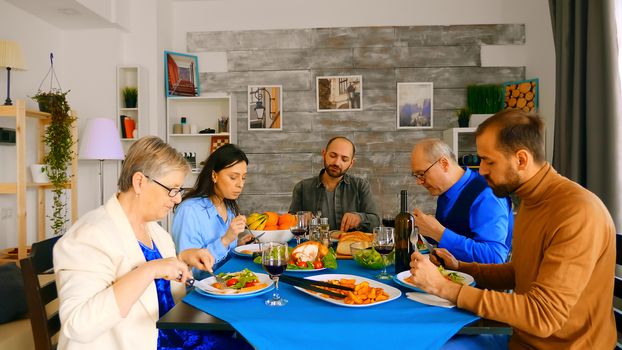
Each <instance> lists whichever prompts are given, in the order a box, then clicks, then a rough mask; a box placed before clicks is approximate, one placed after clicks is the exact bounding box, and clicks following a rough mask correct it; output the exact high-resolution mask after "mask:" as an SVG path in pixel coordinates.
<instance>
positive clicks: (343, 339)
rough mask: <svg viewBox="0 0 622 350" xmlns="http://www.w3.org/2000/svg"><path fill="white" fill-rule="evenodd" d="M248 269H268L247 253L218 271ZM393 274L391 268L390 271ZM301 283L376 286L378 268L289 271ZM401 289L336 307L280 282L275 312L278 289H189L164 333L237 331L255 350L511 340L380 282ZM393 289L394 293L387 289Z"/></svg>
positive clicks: (343, 265)
mask: <svg viewBox="0 0 622 350" xmlns="http://www.w3.org/2000/svg"><path fill="white" fill-rule="evenodd" d="M232 255H233V254H232ZM245 268H248V269H249V270H251V271H253V272H255V273H263V272H264V271H263V270H262V266H261V264H257V263H255V262H253V260H252V259H251V258H250V257H247V256H245V255H233V256H232V257H231V258H230V259H229V261H227V262H226V263H225V264H224V265H222V266H221V267H220V268H219V270H218V271H217V272H235V271H240V270H243V269H245ZM391 268H392V266H391V267H389V270H390V269H391ZM285 274H286V275H290V276H298V277H310V276H319V277H321V276H322V275H324V274H341V275H354V276H359V277H362V278H366V279H371V280H375V276H376V275H377V274H378V270H371V269H366V268H364V267H362V266H360V265H358V264H357V263H356V262H355V261H353V260H351V259H340V260H338V263H337V268H336V269H323V270H313V271H289V270H288V271H286V272H285ZM378 282H381V283H385V284H386V285H387V286H389V287H392V288H397V289H398V290H399V291H400V292H401V295H400V296H399V297H395V298H394V299H392V300H391V301H388V302H385V303H378V304H369V305H366V306H363V307H361V306H359V307H352V306H346V305H343V303H341V305H336V304H335V303H331V302H328V301H327V300H326V299H327V298H321V297H319V298H318V297H314V296H312V295H309V294H307V293H304V292H302V291H300V290H298V289H296V288H294V287H293V286H291V285H288V284H286V283H283V282H279V293H280V295H281V296H282V297H283V298H285V299H287V300H288V303H287V304H286V305H285V306H281V307H270V306H267V305H265V303H264V301H265V300H266V299H268V298H270V297H271V295H272V292H273V291H272V290H271V291H267V292H266V293H255V294H252V296H250V297H243V298H236V297H235V296H231V297H225V298H222V297H213V296H210V295H209V293H205V292H203V291H199V290H195V289H190V290H189V292H188V294H187V295H186V296H185V297H184V298H183V299H182V302H179V303H177V305H175V306H174V307H173V308H172V309H171V310H170V311H169V312H168V313H167V314H165V315H164V316H163V317H162V318H160V319H159V320H158V321H157V323H156V326H157V327H158V328H159V329H189V330H207V331H235V332H237V333H238V334H240V335H241V336H242V337H244V338H245V339H246V340H247V341H248V342H249V343H250V344H251V345H252V346H253V347H254V348H255V349H259V350H268V349H292V348H301V347H305V346H321V347H324V346H328V345H326V344H330V347H331V348H338V349H365V348H369V347H370V345H372V344H376V345H378V346H382V347H384V348H396V349H397V348H409V349H439V348H441V347H442V346H443V344H445V343H446V342H447V340H449V339H450V338H451V337H452V336H454V335H455V334H470V335H476V334H511V333H512V329H511V327H510V326H508V325H507V324H504V323H500V322H496V321H493V320H487V319H482V318H480V317H479V316H477V315H475V314H473V313H471V312H469V311H465V310H461V309H459V308H457V307H453V308H447V307H440V306H431V305H426V304H422V303H419V302H417V301H413V300H410V299H409V298H406V295H405V293H407V292H412V291H413V290H411V289H410V288H407V287H405V286H404V285H403V284H400V283H396V282H395V281H393V280H388V281H385V280H383V281H378ZM387 289H389V288H387Z"/></svg>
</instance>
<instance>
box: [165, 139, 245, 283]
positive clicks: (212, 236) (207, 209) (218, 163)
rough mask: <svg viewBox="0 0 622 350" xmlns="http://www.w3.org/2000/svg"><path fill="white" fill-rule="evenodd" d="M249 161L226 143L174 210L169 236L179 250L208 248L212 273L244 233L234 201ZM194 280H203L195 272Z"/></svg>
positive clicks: (210, 157) (238, 209)
mask: <svg viewBox="0 0 622 350" xmlns="http://www.w3.org/2000/svg"><path fill="white" fill-rule="evenodd" d="M247 165H248V158H247V157H246V154H245V153H244V151H242V150H241V149H240V148H239V147H238V146H236V145H234V144H226V145H224V146H222V147H220V148H218V149H217V150H216V151H214V152H213V153H212V154H210V156H209V157H208V158H207V160H206V162H205V166H204V167H203V170H201V173H200V174H199V177H198V179H197V182H196V183H195V185H194V187H193V188H192V189H190V190H189V191H188V192H187V193H186V194H185V195H184V197H183V201H182V202H181V203H180V204H179V205H178V206H177V208H176V209H175V216H174V218H173V227H172V234H173V240H174V241H175V246H176V247H177V250H178V251H183V250H184V249H188V248H207V249H208V250H209V251H210V253H211V254H212V255H213V256H214V259H215V261H216V262H215V264H214V270H216V269H218V267H220V266H222V264H224V263H225V262H226V261H227V257H228V256H229V252H230V250H231V249H232V248H235V247H236V246H237V245H238V243H240V244H244V243H246V242H247V241H248V240H250V238H251V236H250V235H248V236H245V237H244V238H243V240H244V242H238V234H239V233H241V232H243V231H244V227H245V225H246V217H245V216H244V215H240V208H239V207H238V204H237V202H236V199H237V198H238V197H239V196H240V194H241V193H242V189H243V188H244V182H245V181H246V172H247ZM193 272H194V273H195V277H196V278H197V279H201V278H204V277H206V276H205V274H204V273H203V272H201V271H199V270H196V269H195V270H194V271H193Z"/></svg>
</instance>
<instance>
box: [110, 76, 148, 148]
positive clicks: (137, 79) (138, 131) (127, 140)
mask: <svg viewBox="0 0 622 350" xmlns="http://www.w3.org/2000/svg"><path fill="white" fill-rule="evenodd" d="M144 79H145V78H144V74H143V72H142V68H141V67H140V66H119V67H117V86H116V96H117V118H116V119H117V127H118V129H119V133H121V135H120V136H121V141H122V144H123V149H124V150H125V151H126V152H127V149H128V148H129V146H130V145H131V144H132V142H134V141H135V140H137V139H138V138H140V137H141V136H144V135H145V134H146V130H147V129H146V127H147V121H146V120H145V119H146V115H145V112H144V109H145V108H146V107H147V101H146V99H147V93H146V92H145V91H142V89H143V87H146V86H147V84H146V83H145V82H144V81H143V80H144ZM126 87H135V88H137V89H138V99H137V103H136V107H133V108H128V107H126V106H125V99H124V98H123V89H124V88H126ZM121 115H125V116H128V117H130V118H132V119H133V120H134V123H135V130H134V133H133V135H131V136H132V137H124V136H125V135H123V131H122V130H123V125H121Z"/></svg>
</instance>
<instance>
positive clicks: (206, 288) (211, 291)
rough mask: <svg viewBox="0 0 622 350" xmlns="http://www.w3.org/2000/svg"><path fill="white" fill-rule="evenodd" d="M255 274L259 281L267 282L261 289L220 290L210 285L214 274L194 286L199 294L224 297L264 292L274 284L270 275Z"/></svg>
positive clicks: (214, 280) (214, 279) (213, 281)
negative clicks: (245, 290)
mask: <svg viewBox="0 0 622 350" xmlns="http://www.w3.org/2000/svg"><path fill="white" fill-rule="evenodd" d="M255 275H256V276H257V278H258V279H259V282H261V283H265V284H267V286H266V287H263V288H262V289H257V290H252V291H248V292H240V291H238V290H235V289H230V288H228V289H225V290H222V289H218V288H214V287H212V284H213V283H216V278H215V277H214V276H210V277H207V278H204V279H202V280H200V281H198V282H195V283H194V287H195V288H196V289H197V291H198V292H199V293H201V294H205V295H209V296H219V297H226V298H238V297H243V296H250V295H255V294H261V293H265V292H266V291H268V290H269V289H270V288H272V287H273V286H272V285H273V284H274V281H272V280H271V279H270V276H268V275H266V274H265V273H255Z"/></svg>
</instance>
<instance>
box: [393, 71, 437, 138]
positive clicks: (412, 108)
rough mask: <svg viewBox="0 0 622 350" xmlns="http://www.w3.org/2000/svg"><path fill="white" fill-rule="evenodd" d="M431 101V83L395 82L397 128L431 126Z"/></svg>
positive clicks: (432, 96) (432, 122) (432, 99)
mask: <svg viewBox="0 0 622 350" xmlns="http://www.w3.org/2000/svg"><path fill="white" fill-rule="evenodd" d="M433 102H434V85H433V83H431V82H430V83H397V128H398V129H428V128H432V127H433V125H434V115H433V109H434V103H433Z"/></svg>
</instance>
